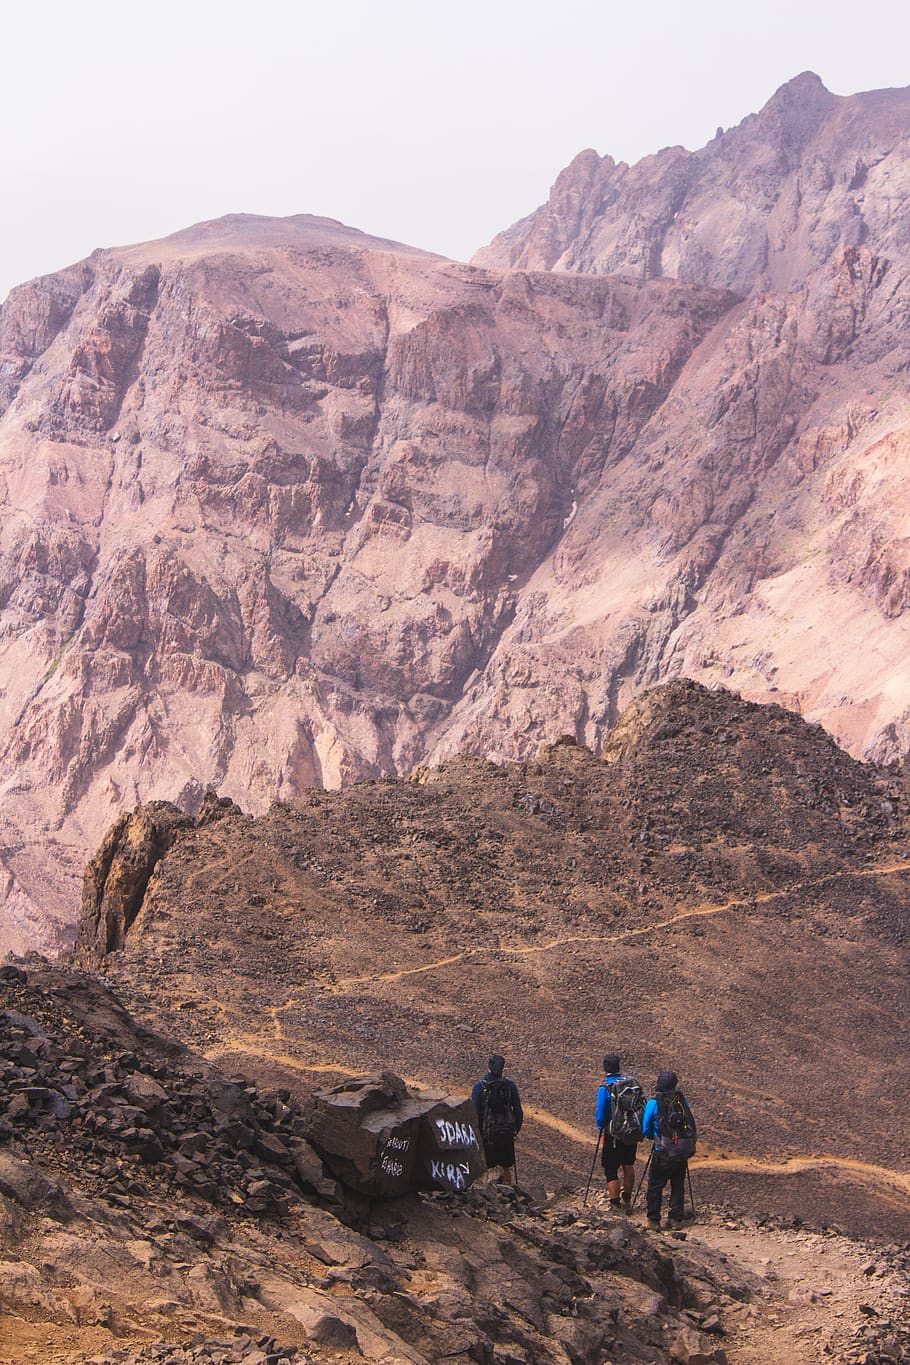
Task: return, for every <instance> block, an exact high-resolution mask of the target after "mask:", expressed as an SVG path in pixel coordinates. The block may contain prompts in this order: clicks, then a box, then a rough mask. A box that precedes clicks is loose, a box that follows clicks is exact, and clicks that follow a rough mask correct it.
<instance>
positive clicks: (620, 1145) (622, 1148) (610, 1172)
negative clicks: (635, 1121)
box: [601, 1133, 638, 1180]
mask: <svg viewBox="0 0 910 1365" xmlns="http://www.w3.org/2000/svg"><path fill="white" fill-rule="evenodd" d="M637 1154H638V1143H637V1142H617V1141H616V1139H615V1138H612V1137H610V1135H609V1133H604V1149H603V1156H602V1158H601V1160H602V1161H603V1168H604V1175H605V1176H606V1177H607V1179H608V1180H615V1179H616V1177H617V1175H618V1174H619V1168H620V1166H634V1165H635V1157H636V1156H637Z"/></svg>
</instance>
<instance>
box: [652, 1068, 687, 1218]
mask: <svg viewBox="0 0 910 1365" xmlns="http://www.w3.org/2000/svg"><path fill="white" fill-rule="evenodd" d="M654 1090H655V1094H654V1098H653V1099H651V1100H648V1106H647V1108H646V1109H645V1118H644V1123H643V1125H642V1126H643V1129H644V1135H645V1137H646V1138H651V1139H652V1140H653V1142H654V1150H653V1151H652V1153H651V1166H650V1170H649V1172H648V1222H649V1223H650V1224H651V1225H652V1226H653V1227H660V1206H661V1204H662V1203H663V1192H664V1186H665V1185H666V1184H667V1182H668V1181H669V1183H670V1208H669V1213H668V1221H669V1223H670V1224H671V1225H677V1226H678V1225H679V1224H680V1223H681V1222H682V1221H683V1218H684V1216H685V1204H686V1173H687V1171H688V1169H689V1157H690V1156H693V1155H694V1153H695V1137H696V1129H695V1119H694V1118H693V1117H692V1110H691V1109H690V1108H689V1101H688V1100H687V1099H686V1097H685V1095H684V1094H683V1093H682V1091H681V1090H680V1089H679V1077H678V1076H677V1074H676V1072H675V1071H661V1073H660V1075H659V1076H658V1077H657V1085H656V1086H655V1087H654Z"/></svg>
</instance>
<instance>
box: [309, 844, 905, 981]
mask: <svg viewBox="0 0 910 1365" xmlns="http://www.w3.org/2000/svg"><path fill="white" fill-rule="evenodd" d="M895 873H900V874H902V875H903V874H906V873H910V860H907V861H901V862H899V863H886V864H882V865H881V866H878V867H863V868H856V869H855V870H850V871H846V872H828V873H826V874H825V876H823V877H817V878H814V879H812V880H807V881H803V882H794V883H793V884H792V885H791V886H788V887H786V888H785V889H784V890H782V891H761V892H758V893H757V894H755V895H750V896H744V897H742V898H741V899H739V900H730V901H724V902H722V903H721V904H708V905H697V906H692V907H691V908H690V909H688V910H680V911H679V912H678V913H677V914H675V915H671V916H670V918H669V919H664V920H656V921H654V922H653V923H650V924H640V925H638V926H637V927H636V928H634V929H624V930H623V931H622V932H621V933H618V934H570V935H568V936H566V937H564V938H554V939H551V940H550V941H549V942H548V943H535V944H520V945H509V944H495V945H484V946H483V947H480V948H466V949H464V951H463V952H460V953H453V954H452V955H451V956H449V957H441V958H438V959H437V960H436V961H434V962H424V963H421V964H420V966H417V967H402V968H401V969H400V970H398V971H392V972H379V973H377V974H376V975H373V976H348V977H341V978H340V979H339V980H338V981H336V982H334V984H333V985H332V986H330V987H327V990H328V991H329V992H330V993H331V994H338V993H339V992H341V991H344V990H347V989H348V987H350V986H369V985H379V984H382V983H385V982H389V981H403V980H404V979H405V978H406V977H409V976H421V975H423V974H424V973H425V972H433V971H438V970H439V969H440V968H442V967H451V966H453V965H454V964H455V963H456V962H467V961H470V960H471V959H473V958H477V957H483V956H489V955H491V954H497V955H500V954H505V955H507V956H509V957H533V956H536V955H537V954H540V953H551V952H555V951H556V950H557V949H559V948H567V947H570V946H572V945H574V944H588V943H607V944H615V943H627V942H628V941H629V940H630V939H634V938H642V937H644V936H645V935H647V934H653V933H657V932H659V931H660V930H661V929H672V928H673V927H674V926H675V925H677V924H682V923H683V922H684V921H685V920H689V919H710V918H711V917H712V916H714V915H723V914H726V913H727V912H729V911H731V910H742V909H744V908H746V907H749V906H753V905H759V904H760V905H767V904H769V903H770V902H771V901H777V900H784V899H786V898H787V897H788V896H793V895H797V894H798V893H799V892H801V891H813V890H816V889H817V888H819V887H821V886H826V885H829V884H830V883H832V882H836V881H843V880H844V879H845V878H847V877H886V876H892V875H894V874H895Z"/></svg>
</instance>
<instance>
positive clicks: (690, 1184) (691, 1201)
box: [686, 1162, 695, 1218]
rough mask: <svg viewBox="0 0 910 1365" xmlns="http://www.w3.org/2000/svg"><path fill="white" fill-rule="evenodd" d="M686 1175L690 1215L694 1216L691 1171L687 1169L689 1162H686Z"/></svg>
mask: <svg viewBox="0 0 910 1365" xmlns="http://www.w3.org/2000/svg"><path fill="white" fill-rule="evenodd" d="M686 1176H687V1178H688V1181H689V1203H690V1204H691V1205H692V1217H693V1218H694V1217H695V1196H694V1195H693V1193H692V1172H691V1171H690V1170H689V1163H688V1162H686Z"/></svg>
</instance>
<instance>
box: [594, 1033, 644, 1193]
mask: <svg viewBox="0 0 910 1365" xmlns="http://www.w3.org/2000/svg"><path fill="white" fill-rule="evenodd" d="M604 1073H605V1074H604V1078H603V1081H602V1082H601V1085H600V1089H599V1090H598V1092H597V1114H596V1122H597V1127H598V1130H599V1132H600V1136H601V1138H602V1139H603V1152H602V1153H601V1161H602V1163H603V1168H604V1175H605V1176H606V1178H607V1194H608V1195H609V1196H610V1207H611V1208H613V1209H616V1210H617V1211H619V1209H621V1208H622V1209H625V1211H626V1212H627V1213H628V1212H630V1211H631V1208H632V1191H633V1189H634V1188H635V1157H636V1154H637V1152H638V1144H639V1142H640V1141H641V1138H642V1122H643V1119H644V1112H645V1095H644V1091H643V1090H642V1088H641V1086H640V1085H639V1084H638V1081H636V1080H635V1079H634V1077H632V1076H624V1075H623V1073H622V1069H621V1067H620V1062H619V1054H618V1053H616V1052H608V1053H607V1055H606V1057H604ZM620 1167H622V1188H621V1189H620V1183H619V1171H620Z"/></svg>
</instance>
